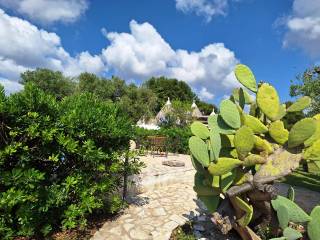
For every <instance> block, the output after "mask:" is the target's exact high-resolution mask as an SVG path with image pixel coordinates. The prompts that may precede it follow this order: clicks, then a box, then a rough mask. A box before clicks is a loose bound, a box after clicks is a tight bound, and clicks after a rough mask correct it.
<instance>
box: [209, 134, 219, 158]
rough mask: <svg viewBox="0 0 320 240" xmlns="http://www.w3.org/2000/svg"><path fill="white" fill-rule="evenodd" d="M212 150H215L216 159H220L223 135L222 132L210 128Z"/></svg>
mask: <svg viewBox="0 0 320 240" xmlns="http://www.w3.org/2000/svg"><path fill="white" fill-rule="evenodd" d="M210 142H211V145H210V146H211V151H212V152H213V155H214V159H215V160H218V158H219V155H220V150H221V137H220V134H219V133H218V132H216V131H214V130H210Z"/></svg>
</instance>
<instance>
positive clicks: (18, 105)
mask: <svg viewBox="0 0 320 240" xmlns="http://www.w3.org/2000/svg"><path fill="white" fill-rule="evenodd" d="M1 96H2V95H1ZM0 99H1V103H3V101H5V104H4V105H3V107H1V108H0V110H1V111H0V117H1V128H0V136H1V137H0V159H1V160H0V172H1V178H0V191H1V192H0V238H1V239H9V238H11V237H14V236H34V235H36V236H41V235H47V234H48V233H50V232H51V231H52V230H53V229H56V228H59V227H62V228H63V229H71V228H75V227H78V226H80V227H84V226H85V225H86V218H87V217H88V216H89V215H90V214H93V213H94V212H95V211H97V210H99V211H102V210H103V211H106V212H115V211H117V210H118V209H119V207H120V206H121V201H120V198H119V196H118V193H117V190H118V189H119V187H121V185H122V175H123V171H124V161H123V160H122V159H123V158H122V156H123V155H124V154H125V153H126V152H127V150H128V143H129V139H130V138H131V137H132V135H133V129H132V126H131V122H130V121H129V120H128V117H127V116H126V115H125V114H123V113H122V112H121V111H120V110H119V108H118V107H116V106H115V105H114V104H111V103H108V102H105V101H102V100H100V99H99V98H98V97H96V96H95V95H93V94H90V93H82V94H75V95H72V96H70V97H65V98H64V99H63V100H62V101H57V100H56V98H55V97H54V96H51V95H48V94H47V93H46V92H44V91H42V90H41V89H39V88H38V87H36V86H35V85H33V84H30V83H28V84H26V85H25V90H24V91H22V92H20V93H17V94H13V95H11V96H9V97H7V98H4V97H3V96H2V97H0ZM1 106H2V105H1ZM138 165H139V163H137V162H134V163H130V165H129V166H127V168H129V170H130V171H131V169H133V171H135V172H137V171H138V170H139V167H138ZM44 216H45V217H44Z"/></svg>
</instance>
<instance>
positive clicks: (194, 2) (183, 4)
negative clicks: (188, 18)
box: [176, 0, 228, 22]
mask: <svg viewBox="0 0 320 240" xmlns="http://www.w3.org/2000/svg"><path fill="white" fill-rule="evenodd" d="M176 8H177V9H178V10H180V11H182V12H184V13H195V14H196V15H198V16H203V17H204V18H205V19H206V21H207V22H210V21H211V19H212V17H213V16H218V15H226V11H227V8H228V0H176Z"/></svg>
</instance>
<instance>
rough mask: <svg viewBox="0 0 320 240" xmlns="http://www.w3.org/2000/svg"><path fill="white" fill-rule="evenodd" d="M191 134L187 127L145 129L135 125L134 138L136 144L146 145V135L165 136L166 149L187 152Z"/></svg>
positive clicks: (174, 151)
mask: <svg viewBox="0 0 320 240" xmlns="http://www.w3.org/2000/svg"><path fill="white" fill-rule="evenodd" d="M191 135H192V134H191V131H190V128H189V127H181V128H179V127H172V128H160V129H159V130H147V129H143V128H139V127H137V128H136V131H135V137H134V139H135V141H136V142H137V144H138V145H141V146H142V147H143V146H144V147H148V139H147V137H148V136H166V137H167V150H168V151H169V152H173V153H182V154H188V153H189V147H188V139H189V138H190V136H191Z"/></svg>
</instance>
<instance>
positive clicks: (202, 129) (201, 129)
mask: <svg viewBox="0 0 320 240" xmlns="http://www.w3.org/2000/svg"><path fill="white" fill-rule="evenodd" d="M190 127H191V132H192V133H193V134H194V135H195V136H197V137H199V138H202V139H204V140H205V139H207V138H208V137H209V130H208V128H207V126H206V125H204V124H203V123H201V122H198V121H195V122H193V123H192V124H191V126H190Z"/></svg>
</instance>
